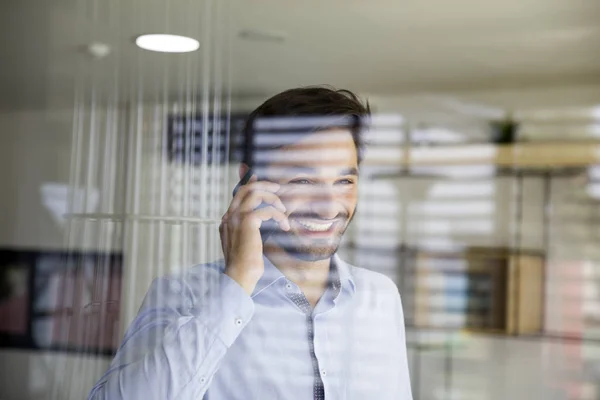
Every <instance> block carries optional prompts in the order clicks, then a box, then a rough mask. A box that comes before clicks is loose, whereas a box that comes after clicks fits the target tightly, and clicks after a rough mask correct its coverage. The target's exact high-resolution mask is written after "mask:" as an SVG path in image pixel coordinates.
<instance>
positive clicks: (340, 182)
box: [337, 179, 354, 185]
mask: <svg viewBox="0 0 600 400" xmlns="http://www.w3.org/2000/svg"><path fill="white" fill-rule="evenodd" d="M337 183H338V184H341V185H352V184H353V183H354V181H353V180H352V179H342V180H339V181H337Z"/></svg>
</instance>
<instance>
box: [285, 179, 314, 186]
mask: <svg viewBox="0 0 600 400" xmlns="http://www.w3.org/2000/svg"><path fill="white" fill-rule="evenodd" d="M290 183H293V184H295V185H307V184H309V183H310V181H309V180H308V179H294V180H293V181H291V182H290Z"/></svg>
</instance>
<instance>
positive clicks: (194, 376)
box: [88, 271, 254, 400]
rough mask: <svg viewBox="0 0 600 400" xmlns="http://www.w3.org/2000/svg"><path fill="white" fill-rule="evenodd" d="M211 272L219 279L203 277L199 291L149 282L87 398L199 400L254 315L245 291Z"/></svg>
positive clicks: (180, 282) (179, 283) (178, 283)
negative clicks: (110, 358)
mask: <svg viewBox="0 0 600 400" xmlns="http://www.w3.org/2000/svg"><path fill="white" fill-rule="evenodd" d="M214 272H215V274H218V276H217V277H216V278H215V279H212V280H210V279H203V281H205V282H204V285H203V286H204V288H203V289H202V290H197V288H194V289H193V290H192V288H191V286H190V285H188V283H186V280H185V279H172V278H158V279H156V280H155V281H154V282H153V283H152V286H151V287H150V289H149V291H148V293H147V295H146V297H145V299H144V303H143V305H142V307H141V308H140V311H139V313H138V315H137V317H136V318H135V320H134V321H133V323H132V324H131V326H130V327H129V329H128V331H127V333H126V334H125V337H124V339H123V342H122V343H121V346H120V347H119V350H118V351H117V354H116V356H115V358H114V360H113V362H112V363H111V366H110V367H109V369H108V371H107V372H106V373H105V374H104V375H103V376H102V378H100V380H99V381H98V382H97V383H96V385H95V386H94V387H93V389H92V391H91V392H90V394H89V397H88V399H89V400H108V399H110V400H122V399H127V400H129V399H144V400H146V399H161V400H163V399H175V398H198V399H199V398H202V396H203V395H204V394H205V393H206V390H207V389H208V387H209V385H210V382H211V379H212V377H213V375H214V374H215V372H216V371H217V370H218V368H219V366H220V363H221V361H222V359H223V357H224V356H225V354H226V353H227V350H228V349H229V347H230V346H231V345H232V344H233V342H234V341H235V340H236V338H237V337H238V335H239V334H240V332H241V331H242V329H243V328H244V327H245V326H246V324H247V323H248V322H249V321H250V319H251V318H252V316H253V314H254V303H253V301H252V299H251V298H250V296H248V294H247V293H246V292H245V291H244V289H242V287H241V286H239V285H238V284H237V283H236V282H235V281H234V280H232V279H231V278H230V277H229V276H227V275H225V274H223V273H217V272H216V271H214ZM213 278H214V277H213ZM208 281H211V282H212V284H208ZM192 286H197V285H192Z"/></svg>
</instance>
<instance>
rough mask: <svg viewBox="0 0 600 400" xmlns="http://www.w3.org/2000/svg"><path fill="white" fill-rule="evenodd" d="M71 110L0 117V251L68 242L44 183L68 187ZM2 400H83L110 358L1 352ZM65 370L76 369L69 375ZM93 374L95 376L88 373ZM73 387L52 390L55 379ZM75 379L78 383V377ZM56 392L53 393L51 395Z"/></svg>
mask: <svg viewBox="0 0 600 400" xmlns="http://www.w3.org/2000/svg"><path fill="white" fill-rule="evenodd" d="M72 131H73V111H72V110H69V109H66V110H54V111H18V112H16V111H15V112H10V113H0V163H1V165H0V169H1V170H2V173H1V174H0V187H1V188H2V195H1V196H0V212H1V213H2V214H1V215H2V218H1V220H2V223H1V224H0V247H2V248H9V249H23V250H61V249H64V248H65V246H66V244H67V243H68V240H67V237H66V226H67V224H66V222H65V221H64V220H62V219H61V218H59V217H58V216H56V215H55V214H53V212H52V211H51V209H49V208H48V207H47V206H46V205H47V204H49V200H52V203H53V204H55V205H57V207H58V208H57V209H58V210H65V211H66V201H67V198H66V197H61V196H58V197H54V198H53V199H46V200H45V199H44V197H43V187H44V185H47V184H55V183H56V184H62V185H65V186H68V184H69V175H70V170H71V168H70V167H71V150H72V142H71V138H72ZM0 359H1V360H2V362H1V364H2V367H1V368H0V370H1V371H2V372H1V373H0V398H2V399H3V400H4V399H6V400H11V399H46V398H50V396H51V395H53V394H54V395H55V397H54V398H64V399H66V398H79V399H80V398H84V397H85V393H87V391H88V390H89V386H90V385H91V384H93V382H92V381H93V379H94V376H95V375H97V373H98V372H99V371H102V370H105V369H106V367H107V366H108V363H109V359H107V358H96V357H84V356H76V355H72V354H65V353H55V352H46V351H31V350H15V349H0ZM67 371H71V372H73V371H78V374H74V375H73V376H68V374H67ZM91 371H93V372H91ZM67 377H68V378H73V380H74V382H76V384H74V385H68V386H63V387H62V388H58V387H56V385H55V383H56V382H58V381H59V380H60V381H62V382H63V383H64V382H65V378H67ZM78 377H79V379H78ZM54 390H57V392H53V391H54Z"/></svg>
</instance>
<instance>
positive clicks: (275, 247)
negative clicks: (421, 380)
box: [90, 87, 412, 400]
mask: <svg viewBox="0 0 600 400" xmlns="http://www.w3.org/2000/svg"><path fill="white" fill-rule="evenodd" d="M368 116H369V109H368V106H364V105H362V104H361V102H360V101H359V99H358V98H357V97H356V96H355V95H354V94H353V93H351V92H349V91H346V90H335V89H332V88H328V87H309V88H300V89H292V90H288V91H285V92H283V93H280V94H278V95H276V96H274V97H272V98H271V99H269V100H267V101H266V102H265V103H264V104H262V105H261V106H260V107H258V109H256V110H255V111H254V112H253V113H252V114H251V115H250V117H249V119H248V123H247V124H246V130H245V135H246V141H247V145H246V146H245V154H244V162H243V163H242V165H241V167H240V179H241V180H242V181H241V182H240V183H241V184H242V185H238V188H237V189H236V192H235V195H234V197H233V200H232V201H231V204H230V206H229V209H228V210H227V212H226V214H225V215H224V216H223V220H222V223H221V227H220V232H221V242H222V245H223V252H224V256H225V259H224V261H222V262H217V263H214V264H211V265H205V266H197V267H194V268H192V269H191V270H189V271H186V272H185V274H184V275H183V276H174V277H165V278H159V279H157V280H155V282H154V283H153V285H152V287H151V288H150V290H149V292H148V294H147V296H146V299H145V301H144V304H143V305H142V308H141V309H140V312H139V314H138V316H137V318H136V319H135V320H134V322H133V324H132V325H131V327H130V328H129V330H128V332H127V333H126V335H125V338H124V339H123V343H122V345H121V347H120V348H119V350H118V352H117V355H116V357H115V359H114V361H113V363H112V364H111V367H110V368H109V370H108V371H107V373H106V374H105V375H104V376H103V377H102V378H101V379H100V381H99V382H98V383H97V384H96V386H95V387H94V388H93V390H92V392H91V393H90V399H110V400H118V399H201V398H205V399H210V400H212V399H378V400H382V399H401V400H408V399H411V398H412V395H411V390H410V381H409V375H408V365H407V357H406V345H405V331H404V322H403V313H402V306H401V302H400V296H399V294H398V289H397V288H396V286H395V285H394V283H393V282H392V281H391V280H389V279H388V278H386V277H384V276H383V275H381V274H378V273H375V272H371V271H368V270H364V269H360V268H356V267H353V266H350V265H348V264H346V263H345V262H344V261H342V260H341V259H340V258H339V257H338V256H337V255H336V251H337V249H338V245H339V243H340V240H341V238H342V235H343V234H344V232H345V231H346V228H347V227H348V224H349V223H350V221H351V220H352V217H353V216H354V213H355V210H356V203H357V191H358V188H357V184H358V169H359V164H360V161H361V159H362V137H361V125H362V122H363V121H365V120H366V118H367V117H368ZM286 128H287V129H286ZM284 129H285V130H286V132H283V130H284ZM290 132H291V133H290Z"/></svg>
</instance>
